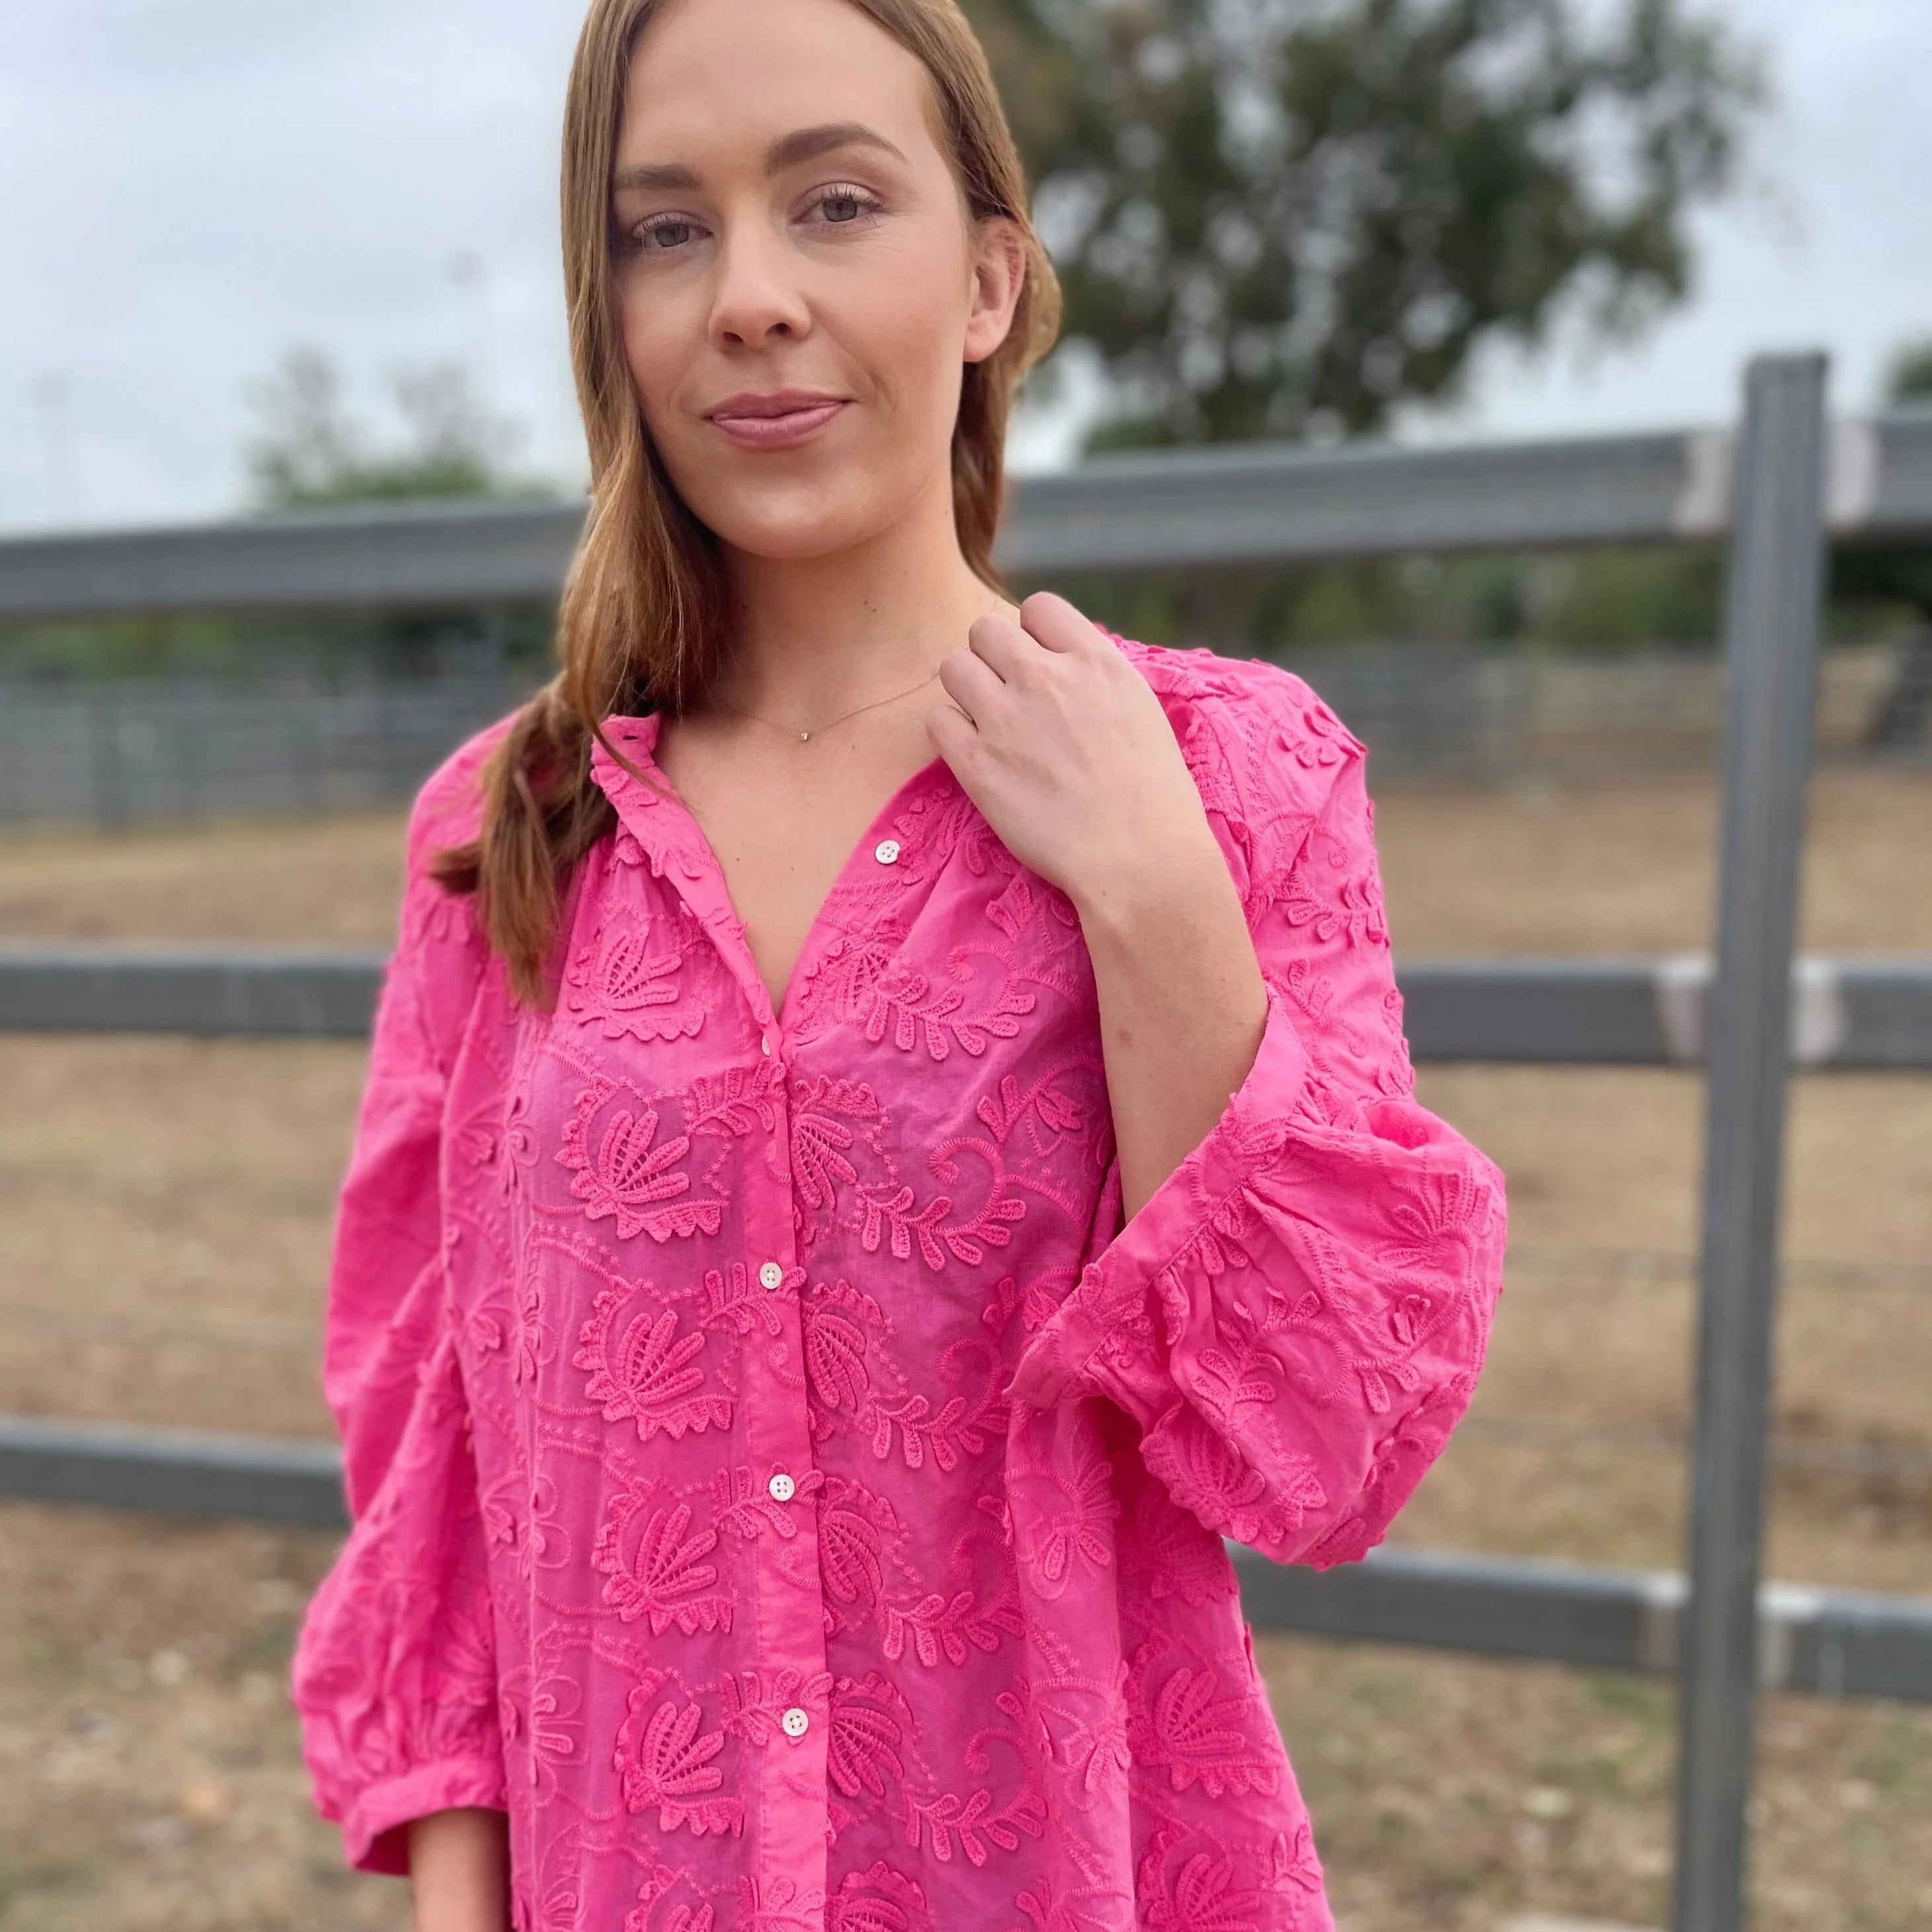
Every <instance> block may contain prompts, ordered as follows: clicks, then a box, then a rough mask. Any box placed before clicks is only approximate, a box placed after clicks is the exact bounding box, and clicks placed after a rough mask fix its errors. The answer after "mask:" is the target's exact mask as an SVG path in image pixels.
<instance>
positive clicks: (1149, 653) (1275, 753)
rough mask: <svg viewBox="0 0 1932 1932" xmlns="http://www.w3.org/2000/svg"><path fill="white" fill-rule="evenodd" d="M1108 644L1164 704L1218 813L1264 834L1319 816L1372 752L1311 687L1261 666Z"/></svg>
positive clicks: (1122, 641) (1199, 653)
mask: <svg viewBox="0 0 1932 1932" xmlns="http://www.w3.org/2000/svg"><path fill="white" fill-rule="evenodd" d="M1106 634H1107V635H1108V636H1109V637H1111V638H1112V640H1113V641H1114V643H1115V645H1116V646H1118V648H1119V649H1120V650H1121V653H1122V655H1124V656H1125V657H1126V658H1127V659H1128V661H1130V663H1132V664H1133V665H1134V667H1136V669H1137V670H1139V672H1140V673H1141V675H1142V676H1143V677H1145V679H1147V681H1148V684H1149V685H1151V687H1152V688H1153V690H1154V694H1155V695H1156V696H1157V697H1159V698H1160V701H1161V705H1162V707H1163V709H1164V710H1165V711H1166V713H1167V716H1168V721H1169V724H1172V726H1173V727H1174V734H1175V737H1176V739H1178V741H1179V742H1180V745H1181V751H1182V753H1183V754H1184V756H1185V757H1186V758H1187V763H1188V766H1189V769H1190V770H1191V771H1192V772H1193V774H1194V779H1195V782H1196V784H1197V785H1198V786H1199V787H1200V790H1201V795H1202V801H1203V802H1204V803H1205V804H1206V805H1208V808H1209V809H1210V810H1211V811H1219V812H1220V814H1222V815H1223V817H1226V818H1227V819H1229V820H1230V821H1231V822H1233V823H1243V824H1250V825H1259V824H1261V823H1267V822H1271V821H1274V820H1280V819H1282V818H1284V817H1287V818H1304V819H1305V818H1307V817H1312V816H1313V814H1316V813H1318V812H1319V811H1321V810H1322V808H1323V806H1324V805H1325V802H1327V800H1328V798H1329V797H1330V796H1331V794H1332V793H1334V791H1335V790H1336V789H1337V784H1338V783H1339V782H1340V781H1343V780H1344V779H1346V780H1347V781H1349V784H1351V786H1355V785H1358V784H1360V782H1361V769H1362V766H1363V765H1364V762H1365V760H1367V755H1368V754H1367V749H1366V748H1365V747H1364V745H1363V744H1362V743H1361V740H1360V739H1358V738H1357V737H1356V736H1355V734H1354V733H1352V731H1350V730H1349V728H1348V727H1347V726H1346V724H1343V721H1342V720H1341V719H1340V718H1339V717H1337V715H1336V714H1335V712H1334V710H1333V709H1331V708H1330V706H1328V704H1327V703H1325V702H1324V701H1323V700H1322V697H1320V696H1319V694H1317V692H1316V691H1315V689H1314V688H1313V686H1312V685H1310V683H1309V682H1307V679H1305V678H1303V677H1301V676H1298V674H1297V673H1295V672H1294V671H1292V670H1288V669H1287V668H1286V667H1285V666H1283V665H1281V664H1272V663H1270V662H1269V661H1267V660H1266V659H1265V658H1231V657H1223V655H1220V652H1216V651H1211V650H1206V649H1181V648H1176V647H1175V646H1170V645H1166V644H1144V643H1139V642H1137V641H1136V640H1134V639H1133V638H1131V637H1121V635H1119V634H1118V633H1117V632H1115V631H1108V632H1107V633H1106Z"/></svg>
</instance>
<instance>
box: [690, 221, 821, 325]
mask: <svg viewBox="0 0 1932 1932" xmlns="http://www.w3.org/2000/svg"><path fill="white" fill-rule="evenodd" d="M791 266H792V263H791V260H790V251H789V250H788V249H787V248H786V247H785V245H784V241H783V239H782V238H781V237H780V236H777V235H775V234H774V233H772V229H771V226H770V223H769V219H768V218H767V219H765V220H759V219H757V218H755V217H754V218H750V219H747V220H742V221H733V222H731V223H729V224H728V225H727V228H726V230H725V233H724V236H722V238H721V245H720V247H719V249H718V284H717V287H716V289H715V292H714V293H713V295H712V303H711V339H712V342H713V343H714V344H716V345H717V346H718V347H720V348H757V347H760V346H762V345H763V344H765V343H766V342H769V341H773V340H774V339H777V340H787V339H796V338H799V337H801V336H802V335H805V334H806V333H807V332H808V330H809V329H810V328H811V311H810V310H809V309H808V307H807V306H806V304H805V300H804V299H803V297H802V295H801V294H800V293H799V287H798V284H797V281H796V278H795V277H794V276H793V275H792V274H791V273H790V269H791Z"/></svg>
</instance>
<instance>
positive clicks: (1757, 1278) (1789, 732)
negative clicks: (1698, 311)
mask: <svg viewBox="0 0 1932 1932" xmlns="http://www.w3.org/2000/svg"><path fill="white" fill-rule="evenodd" d="M1825 375H1826V359H1825V358H1824V357H1823V356H1820V355H1805V356H1772V357H1760V358H1759V359H1757V360H1756V361H1754V362H1753V363H1752V364H1751V368H1750V369H1749V371H1748V373H1747V374H1746V377H1745V421H1744V432H1743V435H1742V440H1741V442H1740V444H1739V450H1738V462H1737V469H1736V479H1737V480H1736V503H1735V506H1734V511H1733V519H1732V524H1731V531H1732V535H1731V552H1730V577H1729V583H1728V586H1727V602H1726V609H1725V617H1724V625H1725V643H1724V652H1725V664H1726V696H1725V718H1724V838H1723V846H1722V859H1721V864H1722V870H1721V874H1720V877H1719V885H1718V965H1717V979H1716V983H1715V987H1714V989H1713V992H1714V998H1713V1000H1712V1015H1711V1027H1710V1034H1709V1040H1710V1047H1709V1058H1708V1061H1707V1063H1706V1064H1707V1067H1708V1072H1709V1088H1708V1098H1707V1102H1706V1117H1705V1142H1704V1190H1703V1252H1702V1256H1701V1260H1700V1307H1699V1313H1698V1334H1697V1435H1696V1446H1695V1449H1694V1458H1693V1465H1692V1474H1691V1524H1690V1550H1689V1564H1688V1568H1689V1570H1690V1574H1691V1601H1690V1603H1689V1605H1688V1608H1687V1611H1686V1616H1685V1633H1684V1634H1685V1643H1684V1650H1683V1653H1682V1664H1683V1678H1682V1716H1681V1724H1682V1735H1681V1755H1680V1760H1679V1784H1678V1809H1677V1867H1676V1912H1675V1915H1674V1918H1673V1924H1675V1925H1676V1928H1677V1932H1740V1928H1741V1927H1742V1926H1743V1925H1744V1924H1745V1843H1746V1836H1747V1833H1746V1820H1745V1807H1746V1802H1747V1800H1748V1798H1749V1796H1750V1791H1751V1759H1752V1750H1753V1745H1754V1720H1755V1718H1756V1715H1757V1713H1756V1702H1757V1676H1758V1658H1757V1637H1758V1625H1757V1588H1758V1575H1759V1567H1760V1550H1761V1547H1762V1544H1763V1520H1764V1476H1765V1460H1766V1457H1765V1451H1766V1432H1767V1430H1768V1428H1769V1421H1770V1404H1771V1367H1772V1317H1773V1312H1774V1308H1775V1299H1776V1288H1777V1275H1778V1196H1779V1178H1780V1169H1781V1166H1782V1163H1783V1158H1784V1097H1785V1085H1786V1077H1787V1069H1788V1062H1789V1055H1790V1013H1791V957H1792V948H1793V938H1794V935H1795V928H1796V920H1797V901H1798V870H1799V848H1800V845H1801V842H1802V838H1803V833H1804V822H1805V780H1806V776H1807V773H1808V768H1809V766H1810V763H1811V733H1812V710H1813V705H1814V694H1815V688H1816V685H1817V652H1818V631H1819V625H1820V611H1819V604H1820V592H1821V587H1822V577H1823V556H1824V473H1823V472H1824V461H1825V438H1824V401H1825Z"/></svg>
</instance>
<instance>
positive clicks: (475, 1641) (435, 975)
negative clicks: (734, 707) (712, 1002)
mask: <svg viewBox="0 0 1932 1932" xmlns="http://www.w3.org/2000/svg"><path fill="white" fill-rule="evenodd" d="M474 763H475V757H474V755H473V754H472V756H470V757H459V759H458V760H452V763H451V764H449V765H446V766H445V767H444V768H443V770H442V771H441V772H439V773H438V774H437V775H436V776H435V777H434V778H431V780H430V781H429V782H428V784H426V785H425V787H424V788H423V790H422V793H419V796H418V799H417V801H416V805H415V807H414V808H413V811H412V813H411V815H410V831H409V862H408V868H407V882H406V884H405V886H404V898H403V906H402V915H401V936H400V938H399V939H398V944H397V947H396V949H395V953H394V954H393V955H392V957H391V959H390V960H389V963H388V965H387V967H386V969H385V972H384V975H383V983H382V988H381V992H380V997H379V999H378V1001H377V1013H376V1019H375V1025H374V1031H373V1034H372V1037H371V1051H370V1058H369V1069H368V1076H367V1080H366V1084H365V1088H364V1090H363V1094H362V1105H361V1109H360V1111H359V1116H358V1119H357V1123H356V1133H355V1137H354V1141H353V1147H352V1151H351V1153H350V1160H349V1163H348V1169H347V1175H346V1176H345V1178H344V1182H343V1184H342V1189H341V1197H340V1202H339V1205H338V1214H337V1220H336V1226H335V1240H334V1244H333V1247H332V1259H331V1262H330V1272H329V1296H328V1308H327V1316H326V1328H325V1334H324V1343H323V1371H322V1381H323V1392H324V1394H325V1395H326V1397H327V1399H328V1401H329V1406H330V1408H331V1409H332V1411H333V1412H334V1413H335V1418H336V1421H337V1424H338V1427H339V1429H340V1430H341V1437H342V1446H343V1461H344V1492H345V1496H346V1499H347V1504H348V1508H349V1514H350V1520H351V1529H350V1534H349V1536H348V1538H347V1541H346V1542H345V1543H344V1545H343V1547H342V1549H341V1552H340V1553H339V1554H338V1557H337V1559H336V1561H335V1565H334V1566H333V1567H332V1569H331V1570H330V1571H329V1574H328V1575H327V1576H326V1577H325V1578H324V1580H323V1583H322V1584H321V1586H320V1589H318V1590H317V1593H316V1595H315V1596H314V1598H313V1600H312V1601H311V1603H310V1604H309V1606H308V1611H307V1614H306V1616H305V1619H304V1620H303V1623H302V1629H301V1631H300V1633H299V1637H298V1639H297V1643H296V1652H295V1656H294V1658H293V1664H292V1666H291V1670H290V1680H289V1682H290V1692H291V1694H292V1697H293V1701H294V1703H295V1706H296V1710H297V1712H298V1713H299V1717H300V1719H301V1730H302V1751H303V1755H304V1757H305V1760H306V1761H307V1763H308V1769H309V1772H310V1775H311V1781H312V1784H313V1788H314V1796H315V1802H316V1806H317V1810H318V1811H319V1812H320V1814H321V1815H322V1816H323V1817H325V1818H328V1819H330V1820H333V1821H335V1823H338V1824H339V1825H340V1826H341V1830H342V1835H343V1843H344V1852H345V1854H346V1855H347V1859H348V1861H349V1863H350V1864H351V1865H352V1866H353V1867H355V1868H356V1869H357V1870H362V1871H369V1872H386V1873H398V1874H401V1873H407V1871H408V1870H409V1844H408V1833H407V1826H408V1823H409V1822H410V1820H413V1819H415V1818H419V1817H424V1816H426V1815H427V1814H429V1813H431V1812H432V1811H442V1810H444V1809H446V1808H449V1807H452V1806H455V1805H487V1806H494V1807H496V1808H499V1809H504V1808H507V1802H508V1801H507V1793H506V1790H505V1783H504V1773H503V1762H502V1741H501V1736H500V1733H499V1728H498V1718H497V1689H496V1666H495V1658H494V1654H493V1617H492V1611H491V1606H490V1586H489V1579H488V1574H487V1565H486V1560H485V1559H486V1547H485V1543H484V1532H483V1526H482V1522H481V1515H480V1512H479V1510H478V1499H477V1483H476V1475H475V1464H474V1460H473V1456H472V1446H471V1441H470V1434H469V1415H468V1410H467V1407H466V1400H465V1396H464V1391H463V1382H462V1378H461V1375H460V1364H459V1362H458V1356H457V1352H456V1346H455V1340H456V1338H455V1330H454V1328H453V1327H452V1323H451V1322H450V1320H449V1299H448V1296H447V1294H446V1286H445V1281H446V1277H445V1271H444V1268H443V1217H442V1212H441V1186H440V1162H441V1156H442V1151H443V1112H444V1108H443V1102H444V1094H445V1091H446V1085H447V1082H448V1079H449V1070H450V1067H451V1064H452V1060H453V1058H454V1056H455V1049H456V1046H457V1044H458V1040H460V1034H461V1029H462V1026H463V1022H464V1020H465V1019H466V1016H467V1012H468V1009H469V1003H470V1001H471V999H472V998H473V994H474V990H475V982H476V977H477V971H478V941H477V938H476V935H475V932H474V929H473V922H472V919H471V916H470V913H469V906H468V903H467V902H466V901H458V900H457V899H455V898H454V897H453V896H452V895H450V894H449V893H447V892H445V891H444V889H443V888H442V887H441V886H440V885H438V884H437V883H436V881H435V880H433V879H431V877H429V876H428V872H427V869H426V868H427V865H428V860H429V859H430V857H431V855H432V853H433V852H434V850H435V849H436V848H437V847H438V846H440V844H443V843H445V842H447V841H449V839H450V838H452V837H454V836H457V835H460V829H459V827H458V826H457V824H456V823H455V820H454V817H453V815H452V805H453V803H454V802H456V801H458V800H460V799H461V798H462V797H463V796H466V793H465V792H464V790H463V787H464V782H465V781H466V778H467V777H468V775H469V771H470V769H471V767H472V766H473V764H474Z"/></svg>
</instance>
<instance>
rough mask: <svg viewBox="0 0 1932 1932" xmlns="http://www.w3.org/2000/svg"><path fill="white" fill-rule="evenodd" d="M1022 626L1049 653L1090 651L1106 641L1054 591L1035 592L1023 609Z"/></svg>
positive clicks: (1021, 613) (1022, 606) (1092, 625)
mask: <svg viewBox="0 0 1932 1932" xmlns="http://www.w3.org/2000/svg"><path fill="white" fill-rule="evenodd" d="M1020 622H1021V623H1022V625H1025V628H1026V631H1027V634H1028V636H1029V637H1032V638H1034V640H1036V641H1037V643H1040V644H1043V645H1044V646H1046V649H1049V650H1050V651H1079V650H1091V649H1092V648H1093V646H1094V645H1095V644H1097V643H1105V642H1106V639H1105V638H1104V637H1102V636H1101V634H1100V631H1099V630H1098V629H1097V628H1096V627H1095V626H1094V624H1093V623H1091V622H1090V621H1089V620H1088V619H1087V618H1085V617H1084V616H1082V615H1081V613H1079V611H1078V610H1076V609H1075V608H1074V607H1073V605H1072V604H1070V603H1068V602H1067V599H1066V598H1064V597H1062V596H1061V595H1059V594H1058V592H1055V591H1052V590H1036V591H1035V592H1034V593H1033V595H1031V597H1029V598H1028V599H1027V600H1026V601H1025V603H1024V604H1022V605H1021V606H1020Z"/></svg>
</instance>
